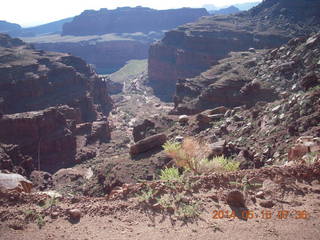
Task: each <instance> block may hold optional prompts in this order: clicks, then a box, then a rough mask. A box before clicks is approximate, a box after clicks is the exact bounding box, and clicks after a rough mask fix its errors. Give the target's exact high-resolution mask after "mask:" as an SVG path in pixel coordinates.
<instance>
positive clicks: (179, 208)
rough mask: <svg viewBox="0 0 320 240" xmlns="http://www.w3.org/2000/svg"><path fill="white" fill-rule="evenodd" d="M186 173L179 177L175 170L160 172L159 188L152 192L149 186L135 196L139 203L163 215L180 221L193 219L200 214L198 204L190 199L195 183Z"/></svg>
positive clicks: (169, 169) (167, 169)
mask: <svg viewBox="0 0 320 240" xmlns="http://www.w3.org/2000/svg"><path fill="white" fill-rule="evenodd" d="M187 173H188V172H187V171H186V172H185V173H184V174H182V175H180V174H179V171H178V169H177V168H166V169H164V170H162V171H161V173H160V179H161V181H163V182H164V184H163V185H162V187H161V188H159V189H157V190H153V189H152V188H151V187H150V186H149V185H146V187H145V189H144V190H142V191H141V193H140V194H139V195H137V197H138V200H139V202H140V203H143V204H146V205H147V206H149V207H150V208H152V209H158V210H160V211H161V212H163V213H170V214H173V215H174V216H175V217H176V218H178V219H181V220H188V219H191V218H195V217H197V216H198V215H199V214H200V202H199V201H197V200H195V198H193V197H192V193H193V191H194V187H195V186H196V184H197V182H196V181H191V180H190V178H189V176H188V174H187Z"/></svg>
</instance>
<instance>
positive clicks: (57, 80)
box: [0, 35, 112, 174]
mask: <svg viewBox="0 0 320 240" xmlns="http://www.w3.org/2000/svg"><path fill="white" fill-rule="evenodd" d="M0 40H1V41H0V110H1V112H2V114H1V118H0V168H1V169H7V170H9V171H15V172H19V173H22V174H30V173H31V171H32V170H33V169H39V170H45V171H49V172H54V171H56V170H57V169H59V168H61V167H67V166H71V165H74V164H75V163H76V162H78V161H81V160H83V159H88V158H91V157H94V156H95V151H93V150H91V149H89V148H88V146H89V145H92V144H95V143H97V142H100V141H107V140H108V139H110V130H109V125H108V121H107V119H106V117H105V116H107V115H108V113H109V111H110V110H111V105H112V103H111V100H110V98H109V97H108V94H107V87H106V82H104V81H103V80H102V79H100V78H99V77H98V76H97V75H96V74H95V73H94V72H93V71H92V70H91V68H90V67H89V66H88V65H87V64H86V63H85V62H84V61H83V60H82V59H80V58H77V57H74V56H71V55H68V54H59V53H51V52H50V53H47V52H44V51H36V50H35V49H33V48H32V47H31V46H29V45H27V44H24V43H23V42H22V41H21V40H18V39H11V38H10V37H9V36H8V35H0ZM83 124H85V125H86V128H85V129H83V128H82V127H81V126H82V125H83Z"/></svg>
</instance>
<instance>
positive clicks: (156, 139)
mask: <svg viewBox="0 0 320 240" xmlns="http://www.w3.org/2000/svg"><path fill="white" fill-rule="evenodd" d="M166 140H167V136H166V135H165V134H162V133H160V134H156V135H152V136H150V137H147V138H144V139H142V140H140V141H138V142H137V143H135V144H133V145H132V146H131V147H130V155H131V156H136V155H138V154H140V153H144V152H147V151H150V150H152V149H155V148H159V147H161V146H162V145H163V144H164V143H165V142H166Z"/></svg>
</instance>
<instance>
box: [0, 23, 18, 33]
mask: <svg viewBox="0 0 320 240" xmlns="http://www.w3.org/2000/svg"><path fill="white" fill-rule="evenodd" d="M20 30H21V26H20V25H19V24H16V23H10V22H7V21H0V32H2V33H8V34H10V33H14V32H19V31H20Z"/></svg>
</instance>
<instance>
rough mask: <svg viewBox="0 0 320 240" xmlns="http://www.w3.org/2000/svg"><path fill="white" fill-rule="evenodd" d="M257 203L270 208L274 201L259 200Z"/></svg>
mask: <svg viewBox="0 0 320 240" xmlns="http://www.w3.org/2000/svg"><path fill="white" fill-rule="evenodd" d="M259 204H260V206H261V207H264V208H272V207H273V206H274V205H275V204H274V202H273V201H271V200H265V201H261V202H260V203H259Z"/></svg>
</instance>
